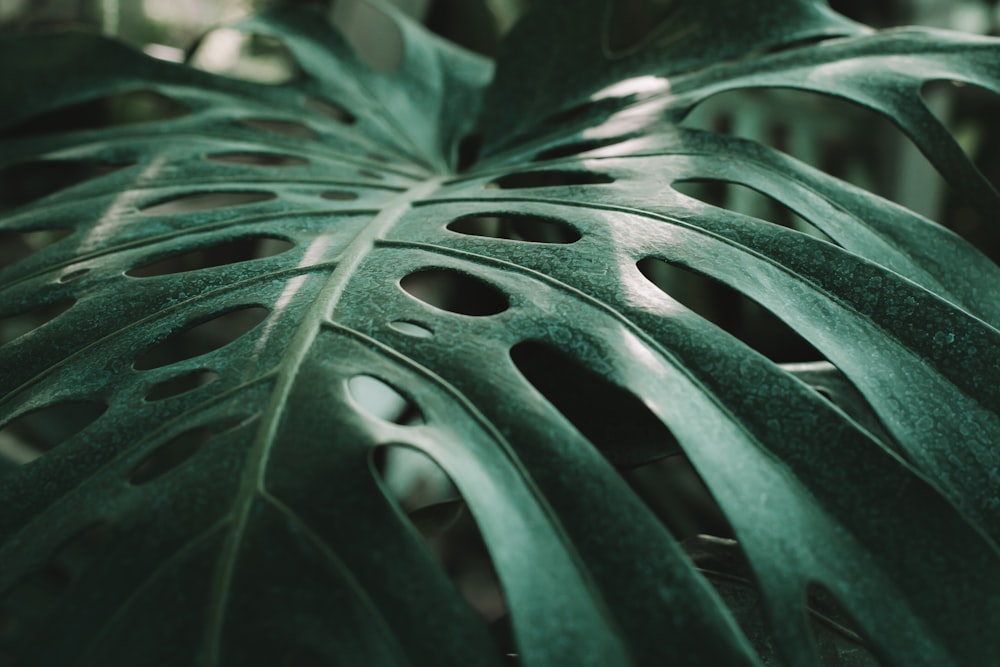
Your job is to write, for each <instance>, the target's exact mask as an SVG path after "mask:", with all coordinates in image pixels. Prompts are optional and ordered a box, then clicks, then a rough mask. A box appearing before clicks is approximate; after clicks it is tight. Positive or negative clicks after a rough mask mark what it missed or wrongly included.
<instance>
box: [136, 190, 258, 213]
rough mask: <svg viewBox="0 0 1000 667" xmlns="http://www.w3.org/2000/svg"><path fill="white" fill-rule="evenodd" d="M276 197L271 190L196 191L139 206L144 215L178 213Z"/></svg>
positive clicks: (243, 203) (238, 204)
mask: <svg viewBox="0 0 1000 667" xmlns="http://www.w3.org/2000/svg"><path fill="white" fill-rule="evenodd" d="M275 198H277V195H275V194H274V193H273V192H240V191H229V192H198V193H196V194H190V195H180V196H178V197H170V198H169V199H162V200H160V201H157V202H153V203H152V204H148V205H146V206H143V207H142V208H140V209H139V210H140V212H141V213H143V214H144V215H180V214H182V213H192V212H194V211H210V210H212V209H217V208H228V207H230V206H244V205H246V204H253V203H256V202H261V201H269V200H271V199H275Z"/></svg>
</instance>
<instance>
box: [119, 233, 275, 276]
mask: <svg viewBox="0 0 1000 667" xmlns="http://www.w3.org/2000/svg"><path fill="white" fill-rule="evenodd" d="M293 247H295V244H294V243H292V242H290V241H287V240H285V239H282V238H277V237H273V236H249V237H245V238H241V239H236V240H234V241H226V242H224V243H217V244H215V245H211V246H208V247H205V248H199V249H197V250H189V251H186V252H181V253H175V254H172V255H167V256H166V257H158V258H156V259H154V260H153V261H152V262H146V263H144V264H140V265H139V266H137V267H135V268H133V269H129V270H128V271H127V272H126V273H125V275H127V276H132V277H134V278H152V277H154V276H165V275H170V274H174V273H186V272H188V271H198V270H200V269H207V268H211V267H215V266H226V265H229V264H237V263H240V262H249V261H253V260H257V259H265V258H267V257H273V256H274V255H280V254H281V253H283V252H287V251H288V250H290V249H291V248H293Z"/></svg>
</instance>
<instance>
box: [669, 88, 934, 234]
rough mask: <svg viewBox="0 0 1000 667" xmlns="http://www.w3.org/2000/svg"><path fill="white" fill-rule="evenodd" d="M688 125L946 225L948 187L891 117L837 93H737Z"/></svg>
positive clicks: (715, 100) (698, 112) (714, 101)
mask: <svg viewBox="0 0 1000 667" xmlns="http://www.w3.org/2000/svg"><path fill="white" fill-rule="evenodd" d="M683 125H684V126H687V127H697V128H701V129H707V130H714V131H723V132H726V133H728V134H733V135H736V136H740V137H742V138H744V139H751V140H753V141H755V142H758V143H762V144H765V145H768V146H771V147H772V148H775V149H777V150H779V151H782V152H784V153H787V154H789V155H791V156H793V157H795V158H797V159H799V160H801V161H802V162H805V163H806V164H808V165H811V166H813V167H816V168H817V169H820V170H821V171H824V172H826V173H827V174H830V175H831V176H835V177H837V178H840V179H842V180H844V181H847V182H848V183H851V184H853V185H856V186H858V187H861V188H863V189H865V190H868V191H869V192H872V193H874V194H877V195H879V196H881V197H884V198H886V199H890V200H892V201H895V202H897V203H899V204H902V205H903V206H905V207H907V208H909V209H911V210H913V211H916V212H917V213H920V214H922V215H925V216H927V217H929V218H931V219H934V220H939V219H940V217H941V212H942V210H941V206H942V204H943V201H944V198H945V197H946V195H947V185H946V184H945V181H944V179H943V178H942V177H941V176H940V175H939V174H938V173H937V170H936V169H935V168H934V167H933V166H932V165H931V164H930V162H929V161H928V160H927V158H926V157H924V155H923V153H921V152H920V151H919V150H918V149H917V148H916V146H914V145H913V143H912V142H911V141H910V140H909V138H908V137H906V135H905V134H903V132H902V131H900V130H899V128H897V127H896V126H895V125H894V124H893V123H892V122H891V121H889V120H888V119H886V118H885V117H884V116H882V115H880V114H878V113H876V112H874V111H871V110H869V109H867V108H865V107H863V106H860V105H858V104H854V103H852V102H847V101H844V100H840V99H837V98H835V97H832V96H830V95H822V94H819V93H810V92H805V91H799V90H792V89H771V88H768V89H752V90H742V91H730V92H725V93H720V94H718V95H715V96H713V97H711V98H709V99H708V100H706V101H705V102H702V103H701V104H699V105H698V107H697V108H695V110H694V111H692V113H691V114H689V115H688V117H687V118H685V120H684V122H683Z"/></svg>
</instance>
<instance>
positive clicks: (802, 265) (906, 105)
mask: <svg viewBox="0 0 1000 667" xmlns="http://www.w3.org/2000/svg"><path fill="white" fill-rule="evenodd" d="M536 4H537V6H536V7H535V8H534V9H533V10H532V11H531V12H530V13H529V14H528V15H527V16H526V17H525V18H524V19H523V20H522V22H521V23H520V24H519V25H518V26H517V27H515V29H514V31H513V32H512V34H511V35H510V36H509V38H508V40H507V42H506V43H505V46H504V47H503V50H502V52H501V55H500V56H499V58H498V60H497V64H496V72H495V75H494V72H493V64H492V63H490V62H488V61H486V60H484V59H482V58H479V57H477V56H473V55H471V54H469V53H466V52H464V51H462V50H460V49H458V48H456V47H454V46H451V45H450V44H448V43H446V42H444V41H442V40H440V39H438V38H436V37H433V36H431V35H430V34H429V33H427V32H425V31H424V30H423V29H422V28H421V27H419V26H417V25H415V24H413V23H411V22H408V21H407V20H406V19H404V18H402V17H400V16H398V15H396V14H395V13H394V12H393V11H392V10H390V9H387V8H382V9H381V10H380V11H382V12H383V13H384V17H385V18H386V20H387V23H388V24H389V25H390V26H391V29H392V30H393V31H395V32H397V33H398V36H399V37H400V38H401V40H402V44H403V50H402V57H401V60H400V63H399V66H398V67H397V68H395V69H394V70H391V71H386V70H384V69H377V68H374V67H372V66H370V65H368V64H367V63H366V61H365V60H364V59H362V58H361V57H360V56H359V55H358V54H357V53H356V52H355V50H354V49H353V48H352V47H351V46H350V43H349V42H348V41H347V40H346V39H345V38H344V37H343V36H341V34H340V33H338V32H337V31H336V30H335V29H334V28H332V27H330V26H329V25H328V24H327V23H325V21H324V20H323V18H322V17H321V16H320V15H319V14H314V13H310V12H309V11H305V10H298V11H292V10H282V11H276V12H273V13H271V14H267V15H264V16H261V17H259V18H255V19H252V20H249V21H247V22H245V23H244V24H242V25H241V26H240V28H241V29H243V30H245V31H248V32H250V33H253V34H257V35H265V36H269V37H270V38H273V39H277V40H280V42H281V43H283V44H284V45H285V47H287V49H288V51H289V53H290V54H291V56H292V57H293V58H294V61H295V63H296V67H297V70H296V72H297V75H296V76H295V77H294V78H292V80H290V81H288V82H285V83H282V84H279V85H265V84H261V83H253V82H249V81H245V80H238V79H234V78H227V77H224V76H218V75H214V74H210V73H207V72H204V71H199V70H196V69H194V68H191V67H187V66H182V65H176V64H171V63H167V62H162V61H158V60H154V59H152V58H149V57H146V56H144V55H143V54H141V53H139V52H137V51H134V50H132V49H130V48H129V47H126V46H124V45H121V44H119V43H116V42H113V41H109V40H106V39H102V38H98V37H96V36H91V35H87V34H60V35H34V36H30V37H26V36H12V37H6V38H4V39H3V40H2V42H0V62H2V63H3V65H2V78H0V99H2V100H3V106H2V109H0V128H2V130H0V131H2V139H0V147H2V148H0V170H2V182H3V191H2V193H0V194H2V199H3V203H4V205H5V206H6V207H7V210H6V212H5V213H4V216H3V218H2V221H0V229H2V231H3V233H4V234H5V245H6V248H5V252H7V253H8V255H7V260H6V261H7V265H6V266H5V267H4V268H3V269H2V271H0V317H2V318H6V319H5V320H4V328H3V331H4V336H5V338H4V342H3V344H2V346H0V373H2V377H0V388H2V392H3V394H2V403H0V423H2V424H5V425H6V427H5V430H4V432H3V435H4V437H5V438H6V439H7V441H8V446H7V449H6V450H5V451H7V452H8V457H9V458H15V457H14V455H11V454H10V452H15V454H16V453H17V452H20V454H18V456H20V461H21V462H27V463H26V464H25V465H21V466H15V465H13V463H8V464H7V465H6V467H5V468H4V469H3V470H4V472H3V476H2V477H0V497H2V500H0V507H2V510H0V564H2V566H0V608H2V614H0V655H2V656H3V658H2V662H3V664H4V665H15V664H16V665H25V666H27V665H38V666H43V665H44V666H46V667H51V666H52V665H67V666H68V665H74V666H79V667H83V666H91V665H93V666H98V665H99V666H101V667H108V666H111V665H142V666H145V665H149V666H150V667H167V666H181V665H183V666H187V665H203V666H206V667H207V666H213V667H214V666H216V665H275V666H277V665H282V666H284V667H296V666H298V667H302V666H305V665H334V664H337V665H403V664H408V665H415V666H417V665H419V666H423V665H462V666H463V667H466V666H468V665H500V664H508V663H510V662H512V661H519V662H520V664H524V665H529V666H536V665H560V666H565V665H573V666H581V665H595V666H596V665H600V666H608V665H663V664H682V665H697V664H705V665H760V664H789V665H813V664H843V665H855V664H874V661H876V660H877V661H878V662H879V663H880V664H886V665H907V666H912V665H935V666H939V665H989V664H997V663H1000V641H998V640H997V638H996V633H995V625H996V620H997V619H998V618H1000V552H998V550H997V539H998V537H1000V501H998V488H1000V487H998V484H1000V456H998V453H997V451H996V444H997V443H998V442H1000V420H998V415H997V409H998V406H1000V388H998V384H997V382H996V377H997V374H998V372H1000V338H998V333H997V329H996V328H995V327H996V326H997V323H998V322H1000V300H998V299H997V294H998V287H1000V274H998V271H997V268H996V267H995V266H994V265H992V264H991V263H990V262H989V261H988V260H986V259H985V258H984V257H983V256H981V255H980V254H978V252H977V251H975V250H973V249H972V248H971V247H969V246H967V245H966V244H965V243H964V242H963V241H962V240H960V239H959V238H958V237H957V236H955V235H954V234H952V233H951V232H949V231H947V230H945V229H944V228H942V227H940V226H938V225H936V224H935V223H933V222H931V221H929V220H927V219H925V218H922V217H920V216H918V215H916V214H914V213H911V212H909V211H907V210H905V209H903V208H901V207H900V206H897V205H895V204H893V203H891V202H888V201H885V200H883V199H880V198H878V197H875V196H874V195H871V194H868V193H867V192H864V191H862V190H860V189H858V188H855V187H852V186H849V185H847V184H845V183H843V182H840V181H838V180H836V179H834V178H832V177H830V176H828V175H826V174H824V173H821V172H819V171H817V170H815V169H813V168H810V167H808V166H806V165H804V164H801V163H799V162H797V161H796V160H794V159H792V158H790V157H788V156H786V155H784V154H782V153H779V152H777V151H775V150H773V149H770V148H767V147H765V146H761V145H757V144H755V143H752V142H750V141H747V140H741V139H738V138H735V137H730V136H723V135H717V134H713V133H710V132H707V131H700V130H695V129H691V128H688V127H684V126H681V125H680V124H679V121H680V120H682V119H683V118H684V117H685V116H686V115H687V114H688V112H690V110H691V109H692V108H693V107H694V106H696V105H697V104H698V103H700V102H701V101H703V100H705V99H707V98H708V97H709V96H712V95H715V94H717V93H719V92H722V91H726V90H732V89H740V88H753V87H792V88H799V89H803V90H809V91H814V92H820V93H825V94H829V95H834V96H838V97H841V98H845V99H848V100H851V101H854V102H856V103H858V104H861V105H864V106H867V107H869V108H871V109H874V110H875V111H877V112H879V113H882V114H884V115H885V116H887V117H889V118H890V119H891V120H893V121H894V122H895V123H897V124H898V125H899V127H900V128H901V129H902V130H904V131H905V132H906V133H907V134H908V135H909V136H910V137H912V139H913V140H914V141H915V142H916V143H917V145H918V146H919V147H920V148H922V149H923V150H924V152H925V153H926V154H927V155H928V157H929V158H930V159H931V160H932V161H934V163H935V164H936V165H937V166H938V167H939V168H940V169H941V171H942V173H943V174H944V175H945V176H946V177H947V178H948V179H949V180H950V181H951V183H952V184H953V185H954V186H955V187H956V188H958V189H959V190H960V191H962V192H963V193H965V194H966V195H967V196H968V197H969V198H970V199H971V200H972V201H974V202H975V203H976V204H978V205H979V206H980V207H982V208H983V210H984V211H985V212H987V213H993V212H994V211H995V210H997V209H996V206H997V203H998V198H997V195H996V192H995V191H994V190H993V188H992V187H991V186H990V185H989V183H988V182H987V181H986V180H984V179H983V178H982V177H981V176H980V175H979V174H978V172H976V170H975V169H974V168H973V167H972V166H971V165H970V164H969V163H968V161H967V160H966V158H965V157H964V155H963V154H962V151H961V149H960V148H959V147H958V145H957V144H956V143H955V142H954V140H953V139H952V138H951V136H950V135H949V134H948V132H947V131H946V130H945V129H944V127H943V126H942V125H941V124H940V123H939V122H938V120H937V119H936V118H935V117H934V116H933V115H932V114H931V113H930V112H929V111H928V110H927V107H926V106H925V105H924V104H923V101H922V98H921V97H920V90H921V87H922V85H923V84H925V83H926V82H928V81H932V80H954V81H961V82H965V83H967V84H972V85H975V86H979V87H982V88H985V89H988V90H991V91H994V92H1000V66H998V63H1000V57H998V56H1000V43H998V42H997V41H996V40H992V39H986V38H972V37H968V36H960V35H956V34H953V33H947V32H940V31H934V30H925V29H904V30H894V31H889V32H883V33H878V32H874V31H872V30H870V29H868V28H865V27H863V26H860V25H858V24H855V23H852V22H851V21H848V20H846V19H844V18H843V17H840V16H839V15H836V14H834V13H833V12H832V11H830V10H829V8H827V7H826V6H825V4H823V3H822V2H816V1H810V0H782V1H781V2H776V1H775V0H768V1H767V2H765V1H763V0H755V1H753V2H750V1H742V2H736V1H732V2H730V1H726V0H702V1H701V2H697V3H695V2H690V3H641V2H627V1H624V0H618V1H617V2H605V1H602V0H590V1H586V2H584V1H582V0H581V1H578V2H555V1H552V2H540V3H536ZM636 25H639V26H645V27H647V28H649V29H648V30H647V31H646V33H645V34H635V33H634V30H632V31H631V32H630V31H629V30H628V29H626V28H628V26H632V27H633V28H634V27H635V26H636ZM692 180H703V181H704V180H708V181H721V182H730V183H738V184H742V185H745V186H748V187H750V188H753V189H755V190H758V191H760V192H762V193H765V194H767V195H769V196H770V197H773V198H774V199H776V200H778V201H780V202H782V203H784V204H786V205H787V206H788V207H790V208H791V209H793V210H794V211H795V212H797V213H798V214H799V215H800V216H802V218H804V219H806V220H808V221H809V222H810V223H812V224H813V225H815V227H817V228H818V229H819V230H821V231H822V233H823V234H808V233H804V232H803V231H800V230H797V229H792V228H788V227H784V226H781V225H777V224H774V223H772V222H769V221H765V220H760V219H756V218H752V217H748V216H746V215H741V214H739V213H736V212H732V211H728V210H725V209H722V208H717V207H715V206H711V205H709V204H706V203H702V202H701V201H699V200H696V199H693V198H691V197H688V196H686V195H684V194H682V193H681V192H680V191H679V190H678V188H677V187H675V185H676V184H679V183H682V182H685V181H692ZM681 189H683V188H681ZM28 250H37V251H36V252H33V253H29V252H28ZM11 258H14V259H16V261H12V259H11ZM696 280H711V281H714V284H720V285H724V286H728V287H729V288H733V289H735V290H737V291H738V292H739V293H741V294H742V295H745V296H746V297H749V299H750V300H752V301H754V302H756V303H758V304H760V305H762V306H763V307H764V308H765V309H766V310H768V311H770V312H771V313H773V314H775V315H776V316H777V317H778V318H780V319H781V320H783V321H784V322H785V323H786V324H787V325H789V326H790V327H791V328H792V329H794V330H795V331H796V332H797V333H798V334H799V335H801V336H802V337H803V338H805V339H806V340H807V341H808V342H809V343H810V344H811V345H812V346H813V348H814V349H815V356H814V357H813V358H812V359H811V361H813V362H814V363H809V364H797V365H792V366H782V365H779V364H778V363H776V362H775V361H772V360H771V359H769V358H768V357H766V356H764V355H763V354H761V353H760V352H758V351H756V350H755V349H753V348H752V347H751V346H749V345H747V344H745V343H744V342H742V341H741V340H739V339H738V338H736V337H734V336H733V335H731V334H730V333H728V332H727V331H725V330H724V329H723V328H722V327H720V326H719V325H717V324H716V323H713V322H712V321H710V320H709V319H707V318H706V317H703V316H702V315H701V314H699V313H698V312H696V310H697V307H696V306H695V305H692V307H691V308H689V307H687V306H685V305H682V302H683V301H684V298H683V294H684V293H685V290H687V289H688V287H689V286H690V285H691V284H693V281H696ZM692 308H694V309H692ZM831 399H832V400H831ZM401 452H406V453H408V455H410V457H411V459H412V458H413V457H414V456H417V454H416V453H417V452H420V453H422V454H423V455H425V456H426V457H428V458H429V459H431V460H432V461H433V462H434V463H435V464H436V465H437V466H439V467H440V469H441V470H443V471H444V474H445V475H446V476H447V480H446V481H448V480H450V481H448V483H449V484H451V485H453V487H452V488H453V493H452V495H451V496H449V497H438V498H436V499H435V500H434V502H424V503H417V502H413V501H411V500H412V499H409V500H408V499H407V497H404V496H403V495H401V494H400V493H397V492H396V491H394V489H395V488H396V487H395V486H394V485H393V483H391V482H390V481H389V479H388V474H389V473H388V470H389V468H391V467H392V466H391V465H390V463H391V461H393V460H399V455H400V453H401ZM404 460H410V459H404ZM656 461H659V462H660V463H663V462H681V463H682V464H683V465H687V466H689V468H690V471H691V472H690V473H689V477H690V476H695V477H693V478H694V479H696V480H697V479H700V480H701V481H703V483H704V489H705V490H704V491H703V494H702V495H703V496H704V497H707V498H709V499H710V500H711V503H712V507H715V508H716V511H717V512H718V513H720V517H721V518H719V520H718V521H717V522H716V523H717V525H719V526H721V528H719V530H718V531H715V532H716V535H715V536H714V537H706V536H700V537H698V536H694V535H691V534H690V533H689V532H686V531H684V530H680V529H676V528H674V529H673V531H671V529H669V528H668V526H667V525H666V524H665V523H664V521H662V520H661V519H660V518H658V516H657V514H655V513H654V511H653V509H651V506H650V505H647V504H646V503H644V502H643V499H642V497H640V494H639V493H637V492H636V491H635V490H634V488H635V486H636V485H635V484H634V483H632V482H631V479H632V478H631V477H630V476H632V475H633V473H631V472H629V471H628V469H630V468H633V467H636V466H639V468H638V469H637V471H636V473H635V474H638V473H639V472H640V471H643V470H648V469H650V466H649V465H645V464H651V463H652V462H656ZM672 479H675V478H673V477H669V476H659V477H658V476H655V475H654V476H653V477H652V481H651V482H649V483H650V484H651V485H652V486H653V487H654V488H656V489H659V490H665V491H669V490H670V489H664V488H662V487H666V486H667V485H669V484H671V483H672V482H671V480H672ZM699 483H701V482H699ZM470 520H471V521H472V522H473V524H474V526H475V530H478V531H480V532H481V535H482V543H483V544H484V545H485V551H486V553H488V557H489V560H490V561H491V562H492V567H493V568H495V572H496V576H497V578H498V581H499V587H500V590H501V591H502V596H503V608H502V609H500V610H499V611H497V610H496V609H495V608H494V609H493V611H492V612H489V613H487V612H484V611H483V610H482V609H480V610H479V611H480V613H479V614H477V613H476V611H474V610H473V609H472V607H471V606H470V605H469V603H468V602H467V601H466V598H465V597H464V596H463V593H462V592H460V590H459V589H458V588H457V587H456V586H455V585H454V583H453V582H452V581H450V580H449V573H448V572H447V571H445V570H444V569H442V567H441V566H440V565H439V562H438V559H437V558H436V557H435V551H434V550H433V549H429V548H428V546H427V545H428V540H433V539H437V538H436V537H434V535H437V534H438V533H441V532H442V531H444V532H447V531H448V530H451V529H452V528H451V527H453V526H454V525H459V524H461V523H462V522H463V521H466V522H467V521H470ZM694 532H706V531H705V530H702V529H701V528H699V527H696V528H695V530H694ZM708 532H711V531H708ZM682 542H683V543H682ZM431 544H432V546H433V545H434V544H436V543H434V542H431ZM484 619H485V620H487V621H493V624H492V628H489V627H487V624H486V623H485V622H484ZM504 626H507V627H508V628H509V630H510V632H509V635H510V637H511V638H512V639H510V640H509V641H508V640H506V639H504V637H505V636H506V634H507V633H505V632H504V631H503V627H504ZM498 628H499V629H498ZM491 630H492V632H491Z"/></svg>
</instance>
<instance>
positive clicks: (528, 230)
mask: <svg viewBox="0 0 1000 667" xmlns="http://www.w3.org/2000/svg"><path fill="white" fill-rule="evenodd" d="M448 229H449V230H451V231H453V232H458V233H459V234H466V235H469V236H483V237H486V238H493V239H506V240H510V241H525V242H531V243H560V244H565V243H574V242H576V241H579V240H580V232H578V231H577V230H576V229H575V228H573V227H572V226H571V225H570V224H569V223H567V222H563V221H562V220H557V219H555V218H545V217H541V216H537V215H527V214H522V213H490V214H486V215H465V216H462V217H460V218H458V219H456V220H453V221H451V222H450V223H448Z"/></svg>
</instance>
